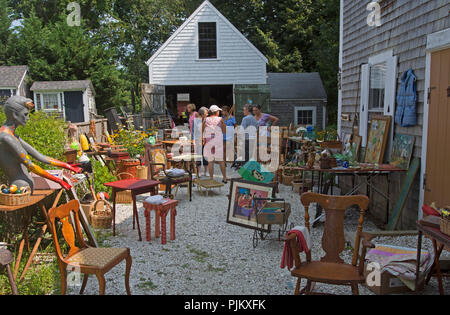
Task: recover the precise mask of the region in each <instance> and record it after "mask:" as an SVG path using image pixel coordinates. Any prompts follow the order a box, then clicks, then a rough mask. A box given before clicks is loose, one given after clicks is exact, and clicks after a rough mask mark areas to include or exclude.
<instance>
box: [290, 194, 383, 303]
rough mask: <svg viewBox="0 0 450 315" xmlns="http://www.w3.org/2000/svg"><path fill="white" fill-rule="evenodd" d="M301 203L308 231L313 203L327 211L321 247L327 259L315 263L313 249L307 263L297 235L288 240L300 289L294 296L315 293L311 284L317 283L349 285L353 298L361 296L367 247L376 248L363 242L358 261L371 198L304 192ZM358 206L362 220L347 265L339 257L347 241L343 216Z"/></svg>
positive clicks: (292, 235)
mask: <svg viewBox="0 0 450 315" xmlns="http://www.w3.org/2000/svg"><path fill="white" fill-rule="evenodd" d="M301 202H302V204H303V206H304V207H305V225H306V227H307V229H308V230H310V226H309V213H308V209H309V206H310V204H311V203H318V204H319V205H321V206H322V207H323V208H324V209H325V214H326V221H325V228H324V232H323V237H322V248H323V251H324V252H325V256H324V257H323V258H322V259H321V260H320V261H312V259H311V250H310V251H309V252H308V253H307V254H306V262H302V261H301V259H300V253H299V248H298V244H297V240H296V235H295V234H290V235H288V236H287V237H286V242H288V244H289V246H290V248H291V250H292V254H293V257H294V259H295V269H293V270H292V272H291V274H292V276H293V277H297V278H298V280H297V286H296V288H295V294H296V295H298V294H304V293H305V294H312V293H313V292H312V284H313V283H314V282H320V283H328V284H333V285H349V286H351V288H352V293H353V294H354V295H358V294H359V290H358V284H360V283H364V282H365V278H364V262H365V255H366V250H367V248H374V247H375V246H374V245H373V244H371V243H370V242H368V241H366V240H363V249H362V253H361V257H360V259H359V265H358V266H357V262H358V256H359V246H360V245H359V244H360V240H361V237H363V238H364V237H365V234H364V233H362V226H363V223H364V212H365V211H366V210H367V208H368V206H369V199H368V198H367V197H366V196H327V195H320V194H317V193H305V194H303V195H302V196H301ZM354 205H357V206H358V207H359V208H360V217H359V221H358V228H357V232H356V240H355V245H354V251H353V259H352V263H351V264H346V263H344V261H343V260H342V259H341V258H340V253H341V252H342V251H343V250H344V249H345V239H344V214H345V211H346V210H347V209H348V208H350V207H351V206H354ZM303 278H304V279H306V280H307V283H306V287H305V288H303V289H302V290H300V285H301V280H302V279H303Z"/></svg>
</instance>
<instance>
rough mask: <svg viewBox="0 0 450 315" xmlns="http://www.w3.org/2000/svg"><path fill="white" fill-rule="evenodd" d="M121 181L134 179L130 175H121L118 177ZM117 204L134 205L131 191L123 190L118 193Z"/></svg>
mask: <svg viewBox="0 0 450 315" xmlns="http://www.w3.org/2000/svg"><path fill="white" fill-rule="evenodd" d="M117 178H118V179H119V180H124V179H134V178H136V177H133V175H131V174H130V173H120V174H118V175H117ZM116 203H117V204H130V203H133V197H132V196H131V190H123V191H119V192H118V193H116Z"/></svg>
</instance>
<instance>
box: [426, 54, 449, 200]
mask: <svg viewBox="0 0 450 315" xmlns="http://www.w3.org/2000/svg"><path fill="white" fill-rule="evenodd" d="M428 94H429V111H428V137H427V166H426V173H425V182H424V189H425V204H431V203H432V202H436V205H437V206H439V207H445V206H450V194H449V193H448V183H449V179H450V163H449V160H450V124H449V121H450V49H446V50H443V51H438V52H435V53H432V54H431V78H430V90H429V93H428Z"/></svg>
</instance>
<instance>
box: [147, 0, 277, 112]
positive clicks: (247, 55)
mask: <svg viewBox="0 0 450 315" xmlns="http://www.w3.org/2000/svg"><path fill="white" fill-rule="evenodd" d="M267 62H268V60H267V58H266V57H265V56H264V55H263V54H262V53H261V52H260V51H259V50H258V49H257V48H256V47H255V46H254V45H253V44H252V43H250V42H249V41H248V40H247V39H246V38H245V37H244V36H243V35H242V33H240V32H239V31H238V30H237V29H236V27H234V26H233V25H232V24H231V23H230V22H229V21H228V20H227V19H226V18H225V17H224V16H223V15H222V14H221V13H220V12H219V11H218V10H217V9H216V8H215V7H214V6H213V5H212V4H211V3H210V2H209V1H205V2H203V3H202V4H201V5H200V6H199V7H198V8H197V10H196V11H195V12H194V13H193V14H192V15H191V16H190V17H189V18H188V19H187V20H186V21H185V22H184V23H183V25H181V26H180V27H179V28H178V29H177V30H176V31H175V33H174V34H173V35H172V36H171V37H170V38H169V39H168V40H167V41H166V42H165V43H164V44H163V45H162V46H161V47H160V48H159V50H158V51H157V52H156V53H155V54H154V55H153V56H152V57H151V58H150V59H149V60H148V61H147V65H148V68H149V86H147V88H146V90H147V92H144V94H145V93H147V94H159V95H160V96H162V94H164V96H165V97H164V98H160V99H161V100H162V104H164V103H166V104H167V107H168V109H169V110H170V111H171V112H176V108H177V107H178V109H179V107H180V106H183V104H187V103H189V102H190V103H194V104H196V105H197V108H199V107H200V106H210V105H212V104H217V105H220V106H222V105H228V106H231V105H233V104H236V105H238V107H239V105H243V104H239V103H246V102H247V101H249V100H250V101H253V102H254V103H260V104H261V103H263V104H262V105H265V104H266V105H267V106H269V98H270V92H268V90H269V89H268V86H267V73H266V66H267ZM251 94H253V96H251ZM243 95H244V96H243ZM149 99H152V100H155V97H150V98H149ZM156 99H157V98H156ZM144 102H145V101H144ZM153 103H157V102H154V101H152V104H151V105H150V104H148V103H147V106H148V105H150V106H153V107H154V106H155V104H153ZM145 107H146V106H145V103H144V111H149V110H148V108H147V109H146V108H145ZM150 111H155V108H152V109H151V110H150Z"/></svg>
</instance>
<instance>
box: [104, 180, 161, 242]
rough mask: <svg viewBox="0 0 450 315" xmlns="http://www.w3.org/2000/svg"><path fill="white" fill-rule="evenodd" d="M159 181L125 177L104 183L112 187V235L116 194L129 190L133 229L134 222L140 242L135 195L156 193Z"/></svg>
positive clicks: (114, 230) (114, 231) (114, 221)
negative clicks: (131, 200) (131, 202)
mask: <svg viewBox="0 0 450 315" xmlns="http://www.w3.org/2000/svg"><path fill="white" fill-rule="evenodd" d="M159 184H161V182H159V181H155V180H147V179H125V180H119V181H116V182H111V183H106V184H104V185H105V186H107V187H111V188H112V198H113V200H114V203H113V236H115V235H116V194H117V193H118V192H120V191H124V190H130V191H131V197H132V199H133V229H135V222H136V223H137V227H138V234H139V241H140V242H142V236H141V228H140V226H139V216H138V212H137V205H136V196H138V195H142V194H146V193H151V194H152V195H156V194H158V185H159Z"/></svg>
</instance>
